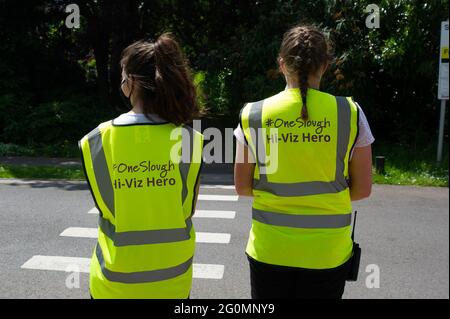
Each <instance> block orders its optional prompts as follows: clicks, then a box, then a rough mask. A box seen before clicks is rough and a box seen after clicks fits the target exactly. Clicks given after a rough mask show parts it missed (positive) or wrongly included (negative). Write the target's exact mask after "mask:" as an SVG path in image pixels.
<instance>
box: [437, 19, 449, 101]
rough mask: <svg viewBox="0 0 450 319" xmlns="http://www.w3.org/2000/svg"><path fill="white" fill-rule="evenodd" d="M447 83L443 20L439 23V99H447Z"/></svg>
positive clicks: (446, 52) (446, 48)
mask: <svg viewBox="0 0 450 319" xmlns="http://www.w3.org/2000/svg"><path fill="white" fill-rule="evenodd" d="M448 84H449V83H448V21H444V22H442V25H441V51H440V52H439V85H438V99H439V100H448V91H449V88H448Z"/></svg>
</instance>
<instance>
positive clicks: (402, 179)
mask: <svg viewBox="0 0 450 319" xmlns="http://www.w3.org/2000/svg"><path fill="white" fill-rule="evenodd" d="M373 173H374V174H373V182H374V184H390V185H417V186H439V187H448V169H445V168H442V167H440V168H439V167H438V168H436V167H433V166H432V165H425V167H421V168H417V169H412V170H405V169H401V168H399V167H396V166H392V165H389V164H388V165H387V166H386V174H384V175H381V174H377V173H376V172H375V169H374V170H373ZM0 178H31V179H69V180H84V179H85V177H84V172H83V169H82V168H75V167H53V166H21V165H3V164H0Z"/></svg>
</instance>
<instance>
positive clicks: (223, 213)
mask: <svg viewBox="0 0 450 319" xmlns="http://www.w3.org/2000/svg"><path fill="white" fill-rule="evenodd" d="M88 214H98V210H97V208H95V207H94V208H92V209H91V210H90V211H88ZM235 217H236V212H235V211H232V210H201V209H199V210H196V211H195V214H194V218H223V219H233V218H235Z"/></svg>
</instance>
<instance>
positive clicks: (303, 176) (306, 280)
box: [234, 25, 374, 299]
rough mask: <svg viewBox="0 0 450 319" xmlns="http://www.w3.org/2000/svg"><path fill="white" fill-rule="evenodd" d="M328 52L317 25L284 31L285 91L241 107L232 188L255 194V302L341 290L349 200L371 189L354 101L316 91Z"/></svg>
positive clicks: (366, 146)
mask: <svg viewBox="0 0 450 319" xmlns="http://www.w3.org/2000/svg"><path fill="white" fill-rule="evenodd" d="M330 51H331V50H330V45H329V43H328V41H327V39H326V37H325V36H324V34H323V33H322V32H321V31H319V30H318V29H317V28H316V27H313V26H309V25H300V26H295V27H293V28H291V29H290V30H288V31H287V32H286V33H285V34H284V37H283V41H282V44H281V48H280V52H279V57H278V63H279V67H280V71H281V72H282V73H283V75H284V77H285V79H286V83H287V86H286V89H285V90H284V91H282V92H280V93H278V94H276V95H274V96H271V97H269V98H266V99H263V100H260V101H257V102H253V103H247V104H246V105H245V106H244V108H243V109H242V110H241V113H240V124H239V126H238V128H237V129H236V130H235V136H236V139H237V141H238V143H237V150H236V163H235V174H234V175H235V188H236V191H237V193H238V194H239V195H242V196H253V207H252V228H251V231H250V236H249V240H248V244H247V248H246V254H247V257H248V260H249V263H250V281H251V294H252V298H308V299H311V298H320V299H323V298H333V299H340V298H341V297H342V295H343V293H344V287H345V281H346V279H347V276H348V273H349V268H350V263H351V260H352V256H353V241H352V238H351V220H352V205H351V202H352V201H356V200H360V199H363V198H366V197H368V196H369V195H370V192H371V184H372V176H371V163H372V152H371V144H372V143H373V141H374V138H373V136H372V134H371V131H370V128H369V125H368V123H367V119H366V117H365V116H364V113H363V112H362V110H361V108H360V107H359V105H358V104H357V103H356V102H354V101H353V99H352V98H348V97H339V96H333V95H331V94H328V93H325V92H322V91H320V82H321V79H322V76H323V74H324V73H325V71H326V70H327V68H328V66H329V64H330V63H331V61H332V56H331V53H330Z"/></svg>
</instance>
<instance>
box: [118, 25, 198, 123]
mask: <svg viewBox="0 0 450 319" xmlns="http://www.w3.org/2000/svg"><path fill="white" fill-rule="evenodd" d="M120 64H121V65H122V66H123V68H124V70H125V73H126V74H127V76H129V77H130V78H132V79H133V85H135V84H136V85H137V87H138V97H139V99H141V100H142V101H143V109H144V110H143V111H144V113H145V115H146V116H147V117H149V114H150V113H153V114H157V115H159V116H160V117H161V118H163V119H165V120H167V121H169V122H171V123H174V124H176V125H181V124H185V123H189V122H191V121H192V120H193V119H194V118H196V117H198V116H200V115H201V111H200V109H199V105H198V103H197V94H196V89H195V86H194V84H193V81H192V75H191V71H190V69H189V66H188V62H187V60H186V59H185V57H184V56H183V54H182V52H181V49H180V46H179V45H178V43H177V41H176V40H175V38H174V37H173V36H172V34H170V33H164V34H162V35H161V36H160V37H159V38H158V39H157V40H156V41H155V42H151V41H145V40H140V41H137V42H134V43H132V44H131V45H129V46H128V47H127V48H125V50H123V52H122V59H121V61H120Z"/></svg>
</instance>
